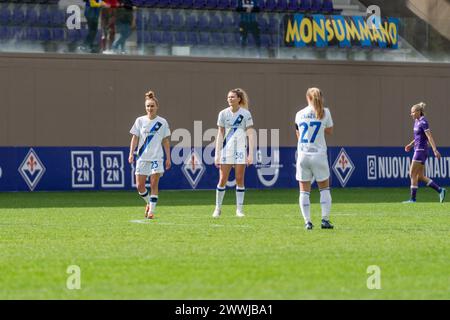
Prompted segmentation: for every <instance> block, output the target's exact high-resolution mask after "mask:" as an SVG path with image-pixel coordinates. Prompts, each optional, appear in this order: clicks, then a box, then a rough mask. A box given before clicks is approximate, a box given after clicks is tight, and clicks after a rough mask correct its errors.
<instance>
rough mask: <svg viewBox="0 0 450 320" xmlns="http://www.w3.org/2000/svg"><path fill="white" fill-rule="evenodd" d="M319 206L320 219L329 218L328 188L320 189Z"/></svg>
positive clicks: (329, 201)
mask: <svg viewBox="0 0 450 320" xmlns="http://www.w3.org/2000/svg"><path fill="white" fill-rule="evenodd" d="M320 207H321V208H322V219H324V220H327V221H328V220H330V210H331V192H330V188H325V189H322V190H320Z"/></svg>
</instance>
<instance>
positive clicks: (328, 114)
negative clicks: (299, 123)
mask: <svg viewBox="0 0 450 320" xmlns="http://www.w3.org/2000/svg"><path fill="white" fill-rule="evenodd" d="M325 115H326V123H325V128H331V127H332V126H333V118H332V117H331V112H330V110H329V109H325Z"/></svg>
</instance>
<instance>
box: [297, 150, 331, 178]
mask: <svg viewBox="0 0 450 320" xmlns="http://www.w3.org/2000/svg"><path fill="white" fill-rule="evenodd" d="M313 177H314V178H315V179H316V181H319V182H322V181H325V180H327V179H328V178H329V177H330V168H329V166H328V157H327V155H326V154H315V155H311V154H304V153H299V154H298V158H297V174H296V176H295V178H296V179H297V180H298V181H302V182H306V181H311V180H312V179H313Z"/></svg>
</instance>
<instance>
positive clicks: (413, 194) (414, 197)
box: [411, 186, 418, 201]
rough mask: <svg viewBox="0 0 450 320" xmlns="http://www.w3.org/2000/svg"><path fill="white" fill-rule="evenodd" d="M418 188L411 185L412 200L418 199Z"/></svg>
mask: <svg viewBox="0 0 450 320" xmlns="http://www.w3.org/2000/svg"><path fill="white" fill-rule="evenodd" d="M417 189H418V187H415V186H411V200H414V201H416V195H417Z"/></svg>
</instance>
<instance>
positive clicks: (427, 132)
mask: <svg viewBox="0 0 450 320" xmlns="http://www.w3.org/2000/svg"><path fill="white" fill-rule="evenodd" d="M425 135H426V136H427V138H428V142H430V144H431V148H433V153H434V156H435V157H436V158H438V159H440V158H441V154H440V153H439V151H438V149H437V147H436V143H435V142H434V139H433V136H432V135H431V130H426V131H425Z"/></svg>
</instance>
